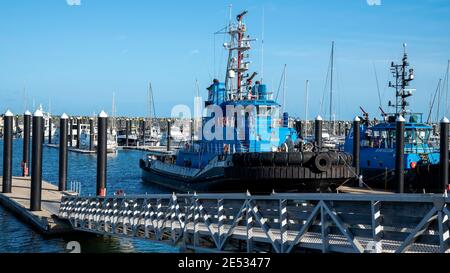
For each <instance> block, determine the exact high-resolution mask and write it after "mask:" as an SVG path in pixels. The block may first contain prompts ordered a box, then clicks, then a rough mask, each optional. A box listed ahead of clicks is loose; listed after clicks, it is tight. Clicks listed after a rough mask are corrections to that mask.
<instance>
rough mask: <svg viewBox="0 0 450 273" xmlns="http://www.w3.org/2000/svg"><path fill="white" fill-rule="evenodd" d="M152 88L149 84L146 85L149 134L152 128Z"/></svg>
mask: <svg viewBox="0 0 450 273" xmlns="http://www.w3.org/2000/svg"><path fill="white" fill-rule="evenodd" d="M153 105H154V104H153V88H152V83H151V82H150V83H149V84H148V92H147V115H148V119H149V123H150V124H149V126H150V132H151V130H152V126H153V116H152V114H153V111H154V110H153Z"/></svg>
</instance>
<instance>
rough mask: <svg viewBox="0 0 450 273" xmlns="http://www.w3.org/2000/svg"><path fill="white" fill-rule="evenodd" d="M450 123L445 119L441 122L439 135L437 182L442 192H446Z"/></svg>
mask: <svg viewBox="0 0 450 273" xmlns="http://www.w3.org/2000/svg"><path fill="white" fill-rule="evenodd" d="M449 127H450V122H449V120H448V119H447V118H443V119H442V120H441V133H440V162H439V181H440V187H441V188H440V189H441V190H443V191H444V192H445V191H447V190H448V166H449V161H448V160H449V155H448V153H449V152H448V148H449V147H448V137H449V132H448V131H449Z"/></svg>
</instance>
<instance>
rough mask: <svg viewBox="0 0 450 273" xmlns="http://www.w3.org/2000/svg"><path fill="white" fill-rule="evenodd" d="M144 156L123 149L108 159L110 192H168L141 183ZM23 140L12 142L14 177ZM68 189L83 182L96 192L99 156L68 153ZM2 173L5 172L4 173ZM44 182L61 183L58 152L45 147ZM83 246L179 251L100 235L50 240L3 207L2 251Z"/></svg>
mask: <svg viewBox="0 0 450 273" xmlns="http://www.w3.org/2000/svg"><path fill="white" fill-rule="evenodd" d="M0 154H3V141H2V140H0ZM143 155H144V153H143V152H139V151H126V150H121V151H119V152H118V153H117V154H116V155H109V156H108V169H107V172H108V180H107V181H108V182H107V183H108V185H107V187H108V192H109V193H110V194H112V193H114V192H116V191H117V190H124V191H125V193H126V194H145V193H165V192H166V191H165V190H164V189H161V188H157V187H155V186H153V185H147V184H144V183H142V181H141V178H140V169H139V166H138V164H139V158H141V157H142V156H143ZM21 160H22V140H21V139H17V140H14V143H13V175H14V176H20V175H21V172H22V171H21V167H20V162H21ZM68 161H69V164H68V165H69V169H68V186H70V182H71V181H76V182H79V183H81V193H82V194H84V195H89V194H94V193H95V183H96V167H97V165H96V162H97V159H96V156H95V155H84V154H76V153H69V158H68ZM0 169H3V157H0ZM2 172H3V170H2ZM43 179H44V180H45V181H48V182H50V183H52V184H55V185H57V184H58V149H54V148H44V152H43ZM71 241H77V242H79V243H80V246H81V251H82V252H83V253H88V252H90V253H92V252H94V253H98V252H100V253H104V252H106V253H109V252H140V253H142V252H178V251H179V250H178V248H174V247H170V246H166V245H161V244H155V243H152V242H146V241H142V240H130V239H117V238H104V237H98V236H92V235H90V236H85V235H83V236H76V235H73V236H64V237H53V238H47V237H44V236H42V235H40V234H39V233H37V232H36V231H34V230H33V229H31V228H30V227H29V226H28V225H26V224H24V223H22V222H21V221H20V220H19V219H18V218H16V217H15V215H13V214H11V213H10V212H8V211H6V210H5V209H4V208H3V207H2V206H0V252H11V253H17V252H23V253H28V252H32V253H35V252H40V253H42V252H68V250H66V246H67V243H68V242H71Z"/></svg>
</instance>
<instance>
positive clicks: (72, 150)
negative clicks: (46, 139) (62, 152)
mask: <svg viewBox="0 0 450 273" xmlns="http://www.w3.org/2000/svg"><path fill="white" fill-rule="evenodd" d="M45 146H46V147H49V148H54V149H59V144H45ZM67 151H69V152H73V153H78V154H95V153H96V151H95V150H93V151H90V150H86V149H77V148H73V147H68V148H67Z"/></svg>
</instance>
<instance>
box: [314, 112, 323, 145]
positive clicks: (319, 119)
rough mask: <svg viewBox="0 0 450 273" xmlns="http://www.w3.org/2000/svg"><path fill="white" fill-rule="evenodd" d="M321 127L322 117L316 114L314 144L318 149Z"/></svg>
mask: <svg viewBox="0 0 450 273" xmlns="http://www.w3.org/2000/svg"><path fill="white" fill-rule="evenodd" d="M322 127H323V119H322V117H321V116H317V118H316V124H315V140H316V146H317V147H318V149H319V150H321V149H322Z"/></svg>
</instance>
